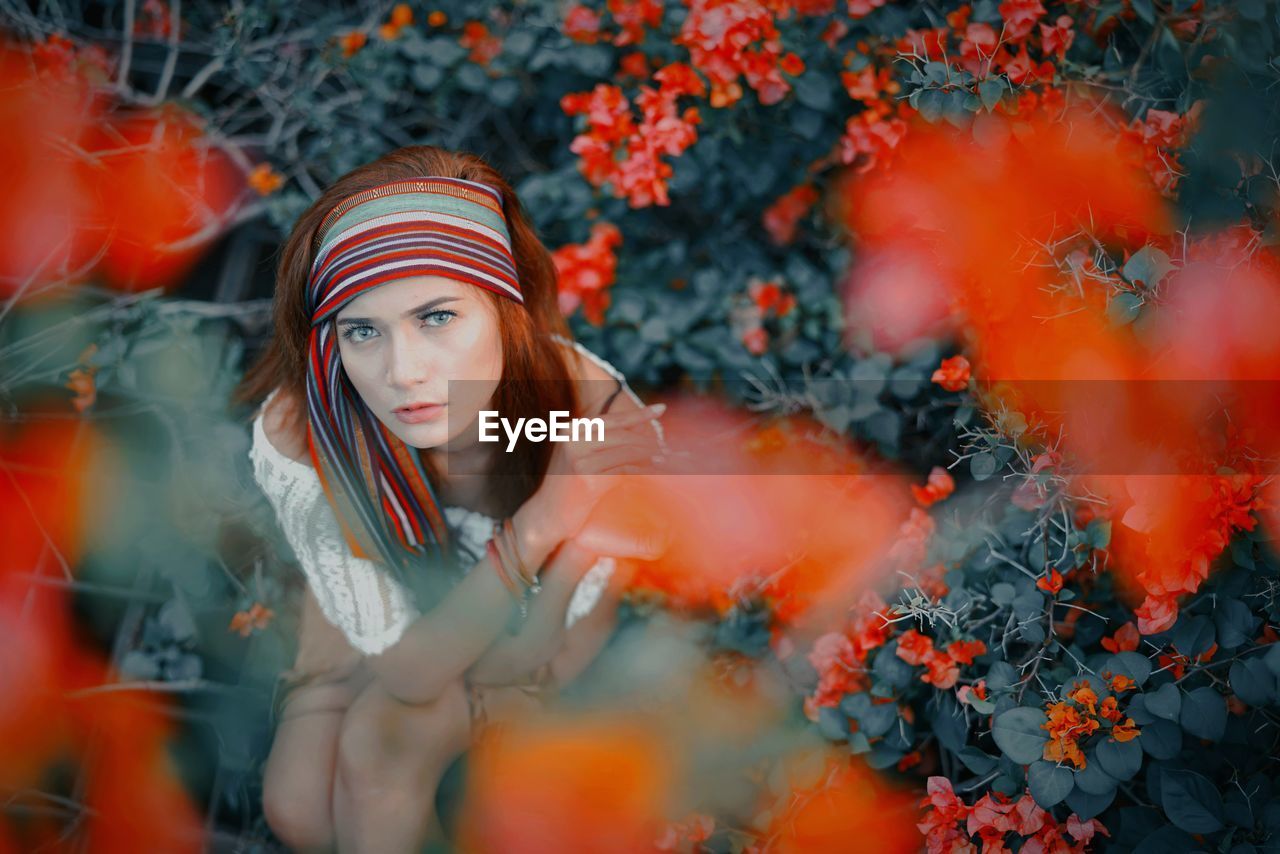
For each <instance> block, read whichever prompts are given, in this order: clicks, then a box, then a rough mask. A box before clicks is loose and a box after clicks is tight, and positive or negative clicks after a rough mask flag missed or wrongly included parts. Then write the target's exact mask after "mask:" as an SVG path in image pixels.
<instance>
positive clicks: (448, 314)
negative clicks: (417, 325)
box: [418, 308, 458, 326]
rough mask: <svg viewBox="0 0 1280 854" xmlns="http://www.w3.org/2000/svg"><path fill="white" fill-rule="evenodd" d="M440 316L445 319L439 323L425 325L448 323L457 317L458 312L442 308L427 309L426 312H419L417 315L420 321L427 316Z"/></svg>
mask: <svg viewBox="0 0 1280 854" xmlns="http://www.w3.org/2000/svg"><path fill="white" fill-rule="evenodd" d="M441 316H443V317H445V318H446V319H445V320H442V321H441V322H439V323H427V324H426V325H427V326H445V325H447V324H448V323H449V321H450V320H452V319H453V318H455V317H457V316H458V313H457V312H456V311H449V310H448V309H443V308H442V309H438V310H436V311H429V312H427V313H426V314H420V315H418V319H419V320H422V321H426V319H427V318H429V317H441Z"/></svg>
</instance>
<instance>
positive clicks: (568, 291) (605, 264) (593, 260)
mask: <svg viewBox="0 0 1280 854" xmlns="http://www.w3.org/2000/svg"><path fill="white" fill-rule="evenodd" d="M621 243H622V232H621V231H619V230H618V227H617V226H616V225H614V224H612V223H608V222H597V223H595V224H594V225H592V226H591V238H590V240H588V241H587V242H586V243H584V244H570V245H568V246H562V247H560V248H559V249H557V250H556V251H555V252H553V253H552V254H551V260H552V261H553V262H555V265H556V272H557V274H558V280H559V300H560V310H561V312H563V313H564V314H565V315H569V314H572V313H573V312H574V310H576V309H577V308H578V306H579V305H581V306H582V309H583V313H584V314H585V315H586V318H587V320H588V321H590V322H591V323H594V324H595V325H597V326H599V325H601V324H602V323H604V310H605V308H607V307H608V305H609V291H608V288H609V286H611V285H612V284H613V281H614V276H615V272H616V269H617V263H618V260H617V256H616V255H615V254H614V250H615V249H616V248H617V247H618V246H619V245H620V244H621Z"/></svg>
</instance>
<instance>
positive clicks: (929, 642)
mask: <svg viewBox="0 0 1280 854" xmlns="http://www.w3.org/2000/svg"><path fill="white" fill-rule="evenodd" d="M932 653H933V639H932V638H930V637H929V636H927V635H922V634H920V633H919V632H918V631H916V630H915V629H907V630H906V631H905V632H903V633H902V635H901V636H900V637H899V638H898V658H901V659H902V660H903V661H905V662H906V663H907V664H924V661H925V658H926V657H928V656H929V655H930V654H932Z"/></svg>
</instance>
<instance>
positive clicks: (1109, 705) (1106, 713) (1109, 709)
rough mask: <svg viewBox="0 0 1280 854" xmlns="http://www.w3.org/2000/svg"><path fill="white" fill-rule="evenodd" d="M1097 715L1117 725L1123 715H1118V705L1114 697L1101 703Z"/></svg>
mask: <svg viewBox="0 0 1280 854" xmlns="http://www.w3.org/2000/svg"><path fill="white" fill-rule="evenodd" d="M1098 715H1099V716H1100V717H1103V718H1106V719H1107V720H1109V721H1111V722H1112V723H1113V724H1114V723H1119V721H1120V718H1122V717H1123V715H1121V714H1120V703H1119V702H1118V701H1117V700H1116V698H1115V697H1107V698H1106V699H1105V700H1103V701H1102V705H1101V706H1099V707H1098Z"/></svg>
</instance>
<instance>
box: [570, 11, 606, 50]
mask: <svg viewBox="0 0 1280 854" xmlns="http://www.w3.org/2000/svg"><path fill="white" fill-rule="evenodd" d="M564 33H565V35H567V36H568V37H569V38H571V39H573V40H574V41H576V42H580V43H582V44H595V43H596V42H597V41H599V40H600V13H599V12H596V11H594V10H592V9H588V8H587V7H586V6H582V5H579V4H577V3H575V4H573V5H572V6H570V7H569V8H568V9H567V10H566V11H565V15H564Z"/></svg>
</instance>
